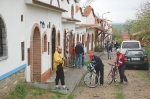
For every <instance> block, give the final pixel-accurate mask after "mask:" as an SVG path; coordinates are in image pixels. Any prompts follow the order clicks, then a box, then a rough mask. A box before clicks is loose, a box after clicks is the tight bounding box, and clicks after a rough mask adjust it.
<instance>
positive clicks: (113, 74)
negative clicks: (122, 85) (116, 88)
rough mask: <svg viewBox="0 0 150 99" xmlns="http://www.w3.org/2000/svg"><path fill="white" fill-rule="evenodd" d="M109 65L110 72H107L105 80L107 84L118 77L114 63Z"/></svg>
mask: <svg viewBox="0 0 150 99" xmlns="http://www.w3.org/2000/svg"><path fill="white" fill-rule="evenodd" d="M108 64H109V65H110V66H111V69H110V72H109V73H108V76H107V80H108V84H111V83H112V82H113V81H114V82H116V81H117V78H118V66H117V65H114V64H110V63H108Z"/></svg>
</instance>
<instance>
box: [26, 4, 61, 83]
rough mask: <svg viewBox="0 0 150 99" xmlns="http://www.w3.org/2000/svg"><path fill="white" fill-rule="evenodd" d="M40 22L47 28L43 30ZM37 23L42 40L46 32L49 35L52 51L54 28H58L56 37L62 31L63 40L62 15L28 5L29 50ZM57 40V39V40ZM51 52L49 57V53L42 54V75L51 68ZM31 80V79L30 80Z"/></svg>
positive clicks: (27, 32)
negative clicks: (33, 29)
mask: <svg viewBox="0 0 150 99" xmlns="http://www.w3.org/2000/svg"><path fill="white" fill-rule="evenodd" d="M40 21H44V23H45V28H44V29H43V28H42V27H41V26H40ZM49 22H50V23H51V28H47V25H48V23H49ZM35 23H38V24H39V26H40V27H41V28H40V34H41V40H42V35H43V33H44V32H46V34H47V42H50V49H51V45H52V44H51V43H52V42H51V32H52V26H53V25H55V28H56V35H57V34H58V30H60V38H62V33H63V32H62V31H61V30H62V28H61V13H60V12H56V11H52V10H48V9H45V8H41V7H36V6H31V5H27V7H26V34H27V35H26V36H27V48H29V47H30V36H31V30H32V27H33V25H34V24H35ZM56 40H57V39H56ZM60 44H61V45H63V39H61V41H60ZM51 67H52V66H51V51H50V55H48V50H47V52H44V53H43V54H42V69H41V70H42V74H43V73H44V72H45V71H47V70H48V69H49V68H51ZM28 71H30V66H28ZM29 77H30V75H28V77H27V78H29ZM28 80H29V79H28Z"/></svg>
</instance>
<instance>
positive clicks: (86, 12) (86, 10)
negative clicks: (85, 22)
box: [83, 5, 95, 17]
mask: <svg viewBox="0 0 150 99" xmlns="http://www.w3.org/2000/svg"><path fill="white" fill-rule="evenodd" d="M91 11H92V12H93V16H94V17H95V14H94V10H93V8H92V7H91V6H90V5H89V6H87V7H86V8H85V9H84V12H83V15H85V16H88V15H89V14H90V13H91Z"/></svg>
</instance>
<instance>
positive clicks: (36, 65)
mask: <svg viewBox="0 0 150 99" xmlns="http://www.w3.org/2000/svg"><path fill="white" fill-rule="evenodd" d="M32 56H33V66H32V67H33V73H32V74H33V75H32V77H33V79H32V80H33V81H38V82H41V37H40V31H39V28H38V27H35V29H34V33H33V53H32Z"/></svg>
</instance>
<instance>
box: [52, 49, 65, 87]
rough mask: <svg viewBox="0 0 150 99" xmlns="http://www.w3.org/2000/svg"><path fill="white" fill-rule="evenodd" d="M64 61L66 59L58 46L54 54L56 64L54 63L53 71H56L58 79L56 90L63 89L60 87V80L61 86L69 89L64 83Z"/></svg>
mask: <svg viewBox="0 0 150 99" xmlns="http://www.w3.org/2000/svg"><path fill="white" fill-rule="evenodd" d="M64 60H65V58H62V47H61V46H58V47H57V50H56V51H55V53H54V63H53V69H54V71H56V79H55V85H56V88H58V89H59V88H61V87H60V86H59V80H60V81H61V85H62V88H63V89H67V87H66V86H65V81H64V78H65V77H64V70H63V68H64Z"/></svg>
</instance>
